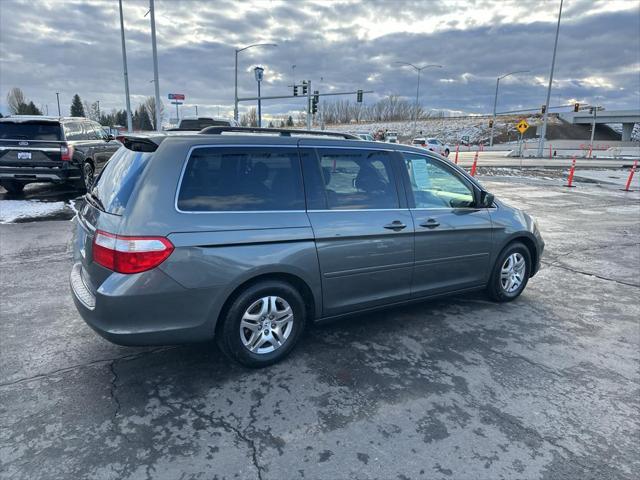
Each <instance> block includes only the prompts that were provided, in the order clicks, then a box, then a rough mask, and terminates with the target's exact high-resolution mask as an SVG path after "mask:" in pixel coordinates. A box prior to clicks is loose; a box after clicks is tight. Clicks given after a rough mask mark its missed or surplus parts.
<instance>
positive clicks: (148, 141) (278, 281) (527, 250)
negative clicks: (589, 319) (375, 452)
mask: <svg viewBox="0 0 640 480" xmlns="http://www.w3.org/2000/svg"><path fill="white" fill-rule="evenodd" d="M123 143H124V146H123V147H121V149H120V150H119V151H118V152H117V153H116V154H115V155H114V156H113V158H112V159H111V161H110V162H109V163H108V164H107V166H106V167H105V169H104V170H103V172H102V174H101V175H100V177H99V178H98V179H97V181H96V183H95V184H94V186H93V188H92V189H91V190H90V191H89V192H88V193H87V195H86V203H85V205H84V207H83V208H82V209H81V210H80V211H79V213H78V216H77V234H76V238H75V261H76V263H75V264H74V266H73V268H72V271H71V279H70V281H71V288H72V291H73V298H74V301H75V304H76V306H77V308H78V311H79V312H80V314H81V315H82V317H83V318H84V319H85V321H86V322H87V324H88V325H89V326H90V327H91V328H93V329H94V330H95V331H96V332H98V333H99V334H100V335H102V336H103V337H105V338H107V339H108V340H110V341H112V342H115V343H118V344H123V345H151V344H154V345H156V344H176V343H183V342H196V341H206V340H210V339H213V338H216V339H217V341H218V343H219V344H220V347H221V349H222V351H223V352H225V353H226V354H227V355H228V356H230V357H231V358H233V359H235V360H237V361H239V362H241V363H243V364H245V365H248V366H252V367H261V366H265V365H269V364H271V363H273V362H276V361H278V360H280V359H282V358H283V357H284V356H285V355H287V354H288V353H289V352H290V351H291V349H292V348H293V347H294V345H295V344H296V342H297V341H298V340H299V339H300V336H301V335H302V333H303V331H304V328H305V325H306V324H307V323H309V322H323V321H327V320H330V319H335V318H339V317H343V316H347V315H349V314H353V313H356V312H363V311H368V310H372V309H378V308H381V307H387V306H389V305H400V304H405V303H408V302H414V301H423V300H426V299H431V298H435V297H440V296H442V295H448V294H452V293H460V292H468V291H473V290H479V289H484V290H486V292H487V293H488V295H489V296H490V297H491V298H493V299H494V300H496V301H498V302H506V301H510V300H513V299H515V298H516V297H518V296H519V295H520V294H521V293H522V291H523V290H524V288H525V286H526V285H527V281H528V280H529V278H530V277H531V276H533V275H534V274H535V273H536V272H537V270H538V268H539V266H540V257H541V255H542V251H543V248H544V242H543V240H542V238H541V236H540V232H539V231H538V228H537V225H536V222H535V221H534V220H533V219H532V218H531V217H530V216H529V215H527V214H526V213H524V212H522V211H520V210H517V209H515V208H512V207H509V206H507V205H506V204H504V203H502V202H500V201H499V200H497V199H494V197H493V195H492V194H491V193H489V192H487V191H486V190H485V189H484V188H483V187H482V186H481V185H480V184H479V183H478V182H477V181H476V180H475V179H474V178H471V177H470V176H469V175H467V174H466V173H465V172H464V171H463V170H462V169H460V168H458V167H457V166H456V165H453V164H452V163H451V162H449V161H448V160H446V159H444V158H442V157H440V156H438V155H435V154H433V153H430V152H428V151H425V150H424V149H422V148H414V147H410V146H406V145H398V144H388V143H387V144H384V143H377V142H366V141H362V140H359V139H357V138H356V137H353V136H351V135H348V134H330V133H327V132H296V131H287V130H274V129H242V128H237V127H228V128H227V127H209V128H207V129H204V130H202V131H201V132H200V133H194V134H182V135H171V134H161V133H158V134H153V135H151V136H146V137H141V136H139V137H136V136H129V137H125V139H124V142H123Z"/></svg>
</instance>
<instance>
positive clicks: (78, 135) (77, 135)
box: [64, 122, 84, 140]
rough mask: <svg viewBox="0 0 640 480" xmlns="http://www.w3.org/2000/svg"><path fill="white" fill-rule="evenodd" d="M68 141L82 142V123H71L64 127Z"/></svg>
mask: <svg viewBox="0 0 640 480" xmlns="http://www.w3.org/2000/svg"><path fill="white" fill-rule="evenodd" d="M64 130H65V135H66V137H67V140H82V139H83V135H84V133H83V130H82V124H81V123H80V122H69V123H66V124H65V125H64Z"/></svg>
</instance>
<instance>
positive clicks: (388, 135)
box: [384, 131, 398, 143]
mask: <svg viewBox="0 0 640 480" xmlns="http://www.w3.org/2000/svg"><path fill="white" fill-rule="evenodd" d="M384 141H385V142H387V143H398V132H396V131H388V132H385V134H384Z"/></svg>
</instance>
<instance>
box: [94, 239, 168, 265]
mask: <svg viewBox="0 0 640 480" xmlns="http://www.w3.org/2000/svg"><path fill="white" fill-rule="evenodd" d="M173 249H174V247H173V244H172V243H171V242H170V241H169V240H168V239H166V238H164V237H125V236H121V235H114V234H112V233H107V232H103V231H101V230H97V231H96V235H95V237H94V238H93V261H94V262H96V263H97V264H98V265H102V266H103V267H105V268H108V269H109V270H113V271H114V272H118V273H140V272H145V271H147V270H151V269H152V268H155V267H157V266H158V265H160V264H161V263H162V262H164V261H165V260H166V259H167V258H169V255H171V253H172V252H173Z"/></svg>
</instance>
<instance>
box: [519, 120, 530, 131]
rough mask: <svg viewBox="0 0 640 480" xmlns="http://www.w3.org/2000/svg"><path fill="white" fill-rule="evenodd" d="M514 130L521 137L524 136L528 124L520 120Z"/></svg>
mask: <svg viewBox="0 0 640 480" xmlns="http://www.w3.org/2000/svg"><path fill="white" fill-rule="evenodd" d="M516 128H517V129H518V131H519V132H520V134H521V135H524V132H526V131H527V130H528V129H529V124H528V123H527V121H526V120H524V119H522V120H520V122H518V125H516Z"/></svg>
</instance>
